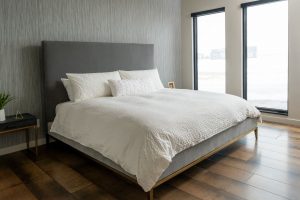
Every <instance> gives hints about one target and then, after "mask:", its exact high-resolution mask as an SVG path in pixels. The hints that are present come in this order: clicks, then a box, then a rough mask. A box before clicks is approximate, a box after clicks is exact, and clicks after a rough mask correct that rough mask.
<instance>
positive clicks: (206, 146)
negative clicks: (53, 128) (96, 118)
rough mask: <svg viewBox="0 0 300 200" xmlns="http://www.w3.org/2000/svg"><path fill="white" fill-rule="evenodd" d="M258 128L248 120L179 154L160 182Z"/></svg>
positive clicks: (71, 142)
mask: <svg viewBox="0 0 300 200" xmlns="http://www.w3.org/2000/svg"><path fill="white" fill-rule="evenodd" d="M256 127H257V119H256V118H254V119H253V118H247V119H246V120H244V121H243V122H241V123H239V124H238V125H236V126H233V127H231V128H229V129H227V130H225V131H223V132H221V133H218V134H216V135H214V136H213V137H211V138H209V139H207V140H205V141H203V142H201V143H199V144H197V145H195V146H193V147H191V148H188V149H186V150H184V151H182V152H180V153H178V154H177V155H176V156H175V157H174V158H173V159H172V162H171V164H170V165H169V166H168V168H167V169H166V170H165V171H164V172H163V174H162V175H161V176H160V178H159V180H161V179H163V178H165V177H167V176H168V175H170V174H172V173H174V172H176V171H177V170H179V169H180V168H182V167H184V166H186V165H188V164H189V163H191V162H193V161H195V160H197V159H198V158H200V157H202V156H205V155H207V154H208V153H209V152H211V151H213V150H215V149H216V148H218V147H221V146H222V145H224V144H226V143H228V142H229V141H232V140H233V139H235V138H237V137H239V136H240V135H244V134H246V133H248V132H250V131H252V130H254V129H255V128H256ZM49 134H50V135H51V136H52V137H54V138H56V139H57V140H60V141H62V142H63V143H65V144H67V145H69V146H71V147H73V148H74V149H76V150H78V151H80V152H82V153H84V154H86V155H88V156H89V157H91V158H93V159H95V160H96V161H98V162H100V163H102V164H103V165H105V166H107V167H109V168H112V169H114V170H116V171H118V172H121V173H123V174H125V175H127V176H128V177H130V178H132V179H136V177H135V176H134V175H132V174H129V173H128V172H126V171H124V170H123V169H122V168H121V167H120V166H119V165H118V164H116V163H114V162H113V161H112V160H110V159H108V158H106V157H105V156H103V155H102V154H101V153H99V152H97V151H95V150H93V149H91V148H89V147H86V146H83V145H81V144H79V143H78V142H76V141H74V140H71V139H68V138H66V137H64V136H62V135H60V134H58V133H54V132H50V133H49Z"/></svg>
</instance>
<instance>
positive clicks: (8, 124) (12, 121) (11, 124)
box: [0, 113, 37, 132]
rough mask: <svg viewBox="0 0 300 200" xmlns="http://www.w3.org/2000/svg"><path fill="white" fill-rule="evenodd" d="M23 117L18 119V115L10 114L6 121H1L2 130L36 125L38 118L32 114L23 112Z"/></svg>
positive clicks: (0, 129) (0, 128) (0, 127)
mask: <svg viewBox="0 0 300 200" xmlns="http://www.w3.org/2000/svg"><path fill="white" fill-rule="evenodd" d="M22 116H23V118H22V119H16V117H15V116H14V115H13V116H8V117H7V118H6V120H5V121H3V122H0V132H1V131H8V130H10V129H17V128H22V127H26V126H34V125H36V124H37V119H36V117H35V116H33V115H31V114H27V113H26V114H22Z"/></svg>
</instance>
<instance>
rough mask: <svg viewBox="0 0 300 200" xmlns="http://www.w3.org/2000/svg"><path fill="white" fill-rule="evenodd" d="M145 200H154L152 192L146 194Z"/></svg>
mask: <svg viewBox="0 0 300 200" xmlns="http://www.w3.org/2000/svg"><path fill="white" fill-rule="evenodd" d="M147 200H154V191H153V189H151V190H150V191H149V192H147Z"/></svg>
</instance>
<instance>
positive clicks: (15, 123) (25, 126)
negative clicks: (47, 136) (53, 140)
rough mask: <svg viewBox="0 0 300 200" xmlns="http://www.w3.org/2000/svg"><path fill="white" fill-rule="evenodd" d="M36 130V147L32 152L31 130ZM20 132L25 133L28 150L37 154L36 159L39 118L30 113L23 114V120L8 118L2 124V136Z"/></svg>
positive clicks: (0, 129)
mask: <svg viewBox="0 0 300 200" xmlns="http://www.w3.org/2000/svg"><path fill="white" fill-rule="evenodd" d="M30 129H33V130H34V140H35V147H34V149H33V151H30V145H29V130H30ZM18 131H25V135H26V143H27V150H28V151H30V152H33V153H34V154H35V158H37V156H38V126H37V118H36V117H35V116H34V115H31V114H29V113H24V114H22V119H16V116H15V115H13V116H8V117H6V120H5V121H3V122H0V136H1V135H4V134H14V133H16V132H18Z"/></svg>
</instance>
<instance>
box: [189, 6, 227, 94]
mask: <svg viewBox="0 0 300 200" xmlns="http://www.w3.org/2000/svg"><path fill="white" fill-rule="evenodd" d="M222 12H225V7H221V8H216V9H211V10H206V11H201V12H195V13H192V14H191V17H192V18H193V51H194V52H193V56H194V58H193V61H194V90H198V67H199V66H198V47H197V44H198V37H197V34H198V33H197V30H198V27H197V18H198V17H199V16H205V15H211V14H217V13H222Z"/></svg>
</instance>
